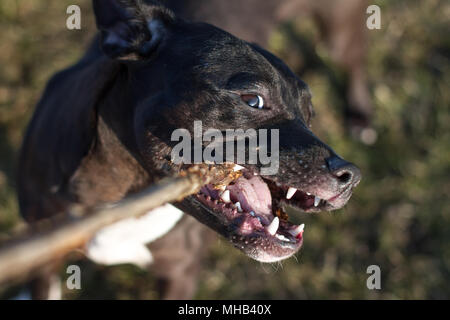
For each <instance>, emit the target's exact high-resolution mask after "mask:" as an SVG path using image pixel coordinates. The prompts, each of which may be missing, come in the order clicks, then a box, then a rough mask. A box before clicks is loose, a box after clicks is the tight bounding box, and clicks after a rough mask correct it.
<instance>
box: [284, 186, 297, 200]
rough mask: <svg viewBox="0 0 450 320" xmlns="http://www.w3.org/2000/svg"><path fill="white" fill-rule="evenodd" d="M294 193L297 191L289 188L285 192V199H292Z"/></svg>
mask: <svg viewBox="0 0 450 320" xmlns="http://www.w3.org/2000/svg"><path fill="white" fill-rule="evenodd" d="M295 192H297V189H295V188H292V187H290V188H289V189H288V191H287V194H286V199H288V200H289V199H290V198H292V197H293V196H294V194H295Z"/></svg>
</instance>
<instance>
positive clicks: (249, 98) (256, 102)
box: [241, 94, 264, 109]
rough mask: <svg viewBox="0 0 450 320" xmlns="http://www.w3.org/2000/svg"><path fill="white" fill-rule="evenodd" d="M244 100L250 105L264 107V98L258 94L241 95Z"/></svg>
mask: <svg viewBox="0 0 450 320" xmlns="http://www.w3.org/2000/svg"><path fill="white" fill-rule="evenodd" d="M241 99H242V101H244V102H245V103H246V104H247V105H248V106H249V107H252V108H258V109H262V108H264V99H263V98H262V97H261V96H258V95H256V94H244V95H242V96H241Z"/></svg>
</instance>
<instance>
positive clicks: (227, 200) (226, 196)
mask: <svg viewBox="0 0 450 320" xmlns="http://www.w3.org/2000/svg"><path fill="white" fill-rule="evenodd" d="M220 199H222V201H223V202H225V203H230V202H231V199H230V190H225V191H224V192H222V194H221V195H220Z"/></svg>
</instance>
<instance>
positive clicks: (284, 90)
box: [94, 0, 360, 262]
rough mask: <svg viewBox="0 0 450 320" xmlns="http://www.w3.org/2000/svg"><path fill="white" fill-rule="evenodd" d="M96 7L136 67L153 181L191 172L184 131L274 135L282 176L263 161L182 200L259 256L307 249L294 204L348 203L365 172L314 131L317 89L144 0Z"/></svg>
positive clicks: (106, 34)
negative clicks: (290, 213) (181, 139)
mask: <svg viewBox="0 0 450 320" xmlns="http://www.w3.org/2000/svg"><path fill="white" fill-rule="evenodd" d="M94 8H95V13H96V18H97V25H98V27H99V29H100V30H101V31H102V47H103V50H104V52H105V53H106V54H107V55H108V56H110V57H111V58H113V59H117V60H118V61H120V63H122V64H123V69H124V70H126V72H125V74H126V75H125V77H126V78H127V81H128V84H129V86H128V87H127V88H126V89H125V90H126V96H127V107H129V108H133V136H134V137H135V141H133V142H129V141H128V142H127V143H128V144H130V148H132V149H133V148H134V149H135V150H134V151H135V152H134V153H135V154H137V155H138V157H139V158H140V161H141V163H143V165H144V167H145V168H146V169H147V170H148V171H149V172H150V173H151V174H152V175H166V174H167V173H172V172H174V171H177V170H179V169H180V168H181V166H180V165H175V164H174V163H173V162H172V161H171V160H173V158H172V151H173V148H174V147H175V146H176V144H177V142H178V141H172V140H173V139H172V138H173V137H172V134H173V132H174V131H175V130H177V129H180V128H183V129H185V130H186V132H188V133H189V134H190V135H191V136H192V137H194V133H195V132H194V131H195V128H194V127H195V126H194V122H195V121H201V122H202V126H203V128H202V131H201V132H202V133H205V131H206V130H207V129H210V128H214V129H215V130H216V131H215V132H216V133H217V132H218V133H225V132H226V131H227V130H230V129H242V130H244V131H247V130H248V129H255V130H260V129H267V130H269V131H267V135H268V138H269V140H270V142H268V145H270V148H269V149H270V150H269V151H270V153H268V155H274V154H276V155H277V157H276V159H275V158H273V161H275V162H276V170H275V172H270V173H268V172H267V171H264V167H265V166H264V164H263V163H262V161H260V159H257V161H256V162H251V161H249V162H250V163H245V164H242V168H241V173H242V175H241V176H240V177H239V178H238V179H237V180H235V181H233V182H232V183H230V184H229V185H227V186H223V185H222V186H219V185H215V186H214V185H207V186H204V187H203V188H202V190H201V192H200V193H199V194H197V195H195V196H191V197H188V198H186V199H185V200H184V201H183V202H182V203H180V204H179V206H180V207H181V208H183V209H185V210H186V212H188V213H190V214H192V215H193V216H195V217H196V218H197V219H198V220H200V221H201V222H203V223H205V224H207V225H209V226H210V227H211V228H213V229H214V230H216V231H217V232H219V233H221V234H222V235H223V236H225V237H226V238H228V239H229V240H230V241H232V243H233V244H234V245H235V246H236V247H238V248H240V249H241V250H243V251H244V252H245V253H246V254H247V255H249V256H250V257H252V258H254V259H257V260H259V261H265V262H272V261H277V260H281V259H284V258H287V257H289V256H291V255H292V254H294V253H295V252H296V251H297V250H298V249H299V248H300V246H301V244H302V239H303V226H302V225H301V226H297V225H293V224H291V223H290V222H289V221H288V218H287V216H286V214H284V213H283V210H282V207H283V206H284V205H285V204H288V205H291V206H294V207H296V208H298V209H300V210H303V211H306V212H317V211H322V210H334V209H339V208H341V207H342V206H344V205H345V203H346V202H347V201H348V199H349V198H350V196H351V194H352V189H353V188H354V187H355V186H356V185H357V184H358V183H359V181H360V172H359V170H358V169H357V168H356V167H355V166H354V165H353V164H351V163H349V162H346V161H345V160H343V159H341V158H340V157H339V156H337V155H336V154H335V153H334V151H333V150H332V149H331V148H330V147H328V146H327V145H326V144H324V143H323V142H321V141H320V140H319V139H318V138H317V137H316V136H315V135H314V134H313V133H312V132H311V130H310V122H311V118H312V116H313V109H312V104H311V95H310V92H309V89H308V87H307V85H306V84H305V83H304V82H302V81H301V80H300V79H299V78H298V77H297V76H296V75H295V74H294V73H293V72H292V71H290V70H289V68H288V67H287V66H286V65H285V64H284V63H283V62H282V61H281V60H280V59H278V58H277V57H275V56H274V55H272V54H270V53H269V52H267V51H265V50H264V49H262V48H260V47H258V46H255V45H253V44H250V43H247V42H245V41H242V40H240V39H238V38H236V37H234V36H232V35H230V34H228V33H227V32H225V31H223V30H220V29H218V28H215V27H214V26H211V25H208V24H204V23H189V22H186V21H182V20H180V19H177V18H176V17H174V15H173V14H172V13H171V12H170V11H168V10H166V9H164V8H161V7H159V6H147V5H144V4H142V2H141V1H119V0H117V1H108V2H107V3H106V1H101V0H99V1H95V0H94ZM272 129H275V130H273V131H270V130H272ZM257 132H258V133H259V132H260V131H257ZM271 133H273V134H271ZM225 140H226V137H225V138H224V141H225ZM272 142H275V143H278V144H272ZM204 147H205V145H203V148H202V150H205V148H204ZM275 147H276V148H277V150H275ZM258 148H259V146H258V147H256V148H254V149H253V150H258ZM245 150H246V152H249V150H250V147H249V144H246V149H245ZM193 153H194V151H193ZM227 156H228V155H225V154H224V158H225V157H227ZM233 159H235V158H233ZM248 159H249V156H247V157H246V160H248ZM235 162H236V161H235ZM238 202H239V203H238Z"/></svg>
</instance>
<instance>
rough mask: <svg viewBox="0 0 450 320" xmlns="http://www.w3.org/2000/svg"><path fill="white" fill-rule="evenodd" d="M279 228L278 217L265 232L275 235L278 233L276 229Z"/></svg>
mask: <svg viewBox="0 0 450 320" xmlns="http://www.w3.org/2000/svg"><path fill="white" fill-rule="evenodd" d="M279 226H280V219H278V217H275V218H274V219H273V220H272V222H271V223H270V224H269V225H268V226H267V231H268V232H269V233H270V234H271V235H275V233H277V231H278V227H279Z"/></svg>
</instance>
